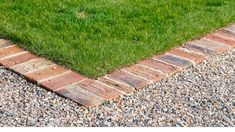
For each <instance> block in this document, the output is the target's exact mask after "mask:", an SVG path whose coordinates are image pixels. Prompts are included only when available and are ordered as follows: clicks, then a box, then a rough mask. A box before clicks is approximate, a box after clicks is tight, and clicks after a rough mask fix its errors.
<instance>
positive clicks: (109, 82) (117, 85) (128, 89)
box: [98, 77, 135, 93]
mask: <svg viewBox="0 0 235 132" xmlns="http://www.w3.org/2000/svg"><path fill="white" fill-rule="evenodd" d="M98 80H99V81H101V82H103V83H105V84H107V85H110V86H112V87H114V88H116V89H117V90H119V91H122V92H123V93H131V92H134V91H135V88H133V87H131V86H129V85H125V84H123V83H120V82H118V81H114V80H112V79H110V78H108V77H100V78H98Z"/></svg>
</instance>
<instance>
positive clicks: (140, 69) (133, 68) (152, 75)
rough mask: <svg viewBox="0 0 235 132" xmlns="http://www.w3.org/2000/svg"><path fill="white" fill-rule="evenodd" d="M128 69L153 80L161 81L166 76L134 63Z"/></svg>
mask: <svg viewBox="0 0 235 132" xmlns="http://www.w3.org/2000/svg"><path fill="white" fill-rule="evenodd" d="M126 70H127V71H129V72H131V73H133V74H135V75H137V76H141V77H143V78H146V79H148V80H150V81H152V82H156V81H160V80H162V79H163V78H165V77H166V76H165V75H164V74H162V73H160V72H157V71H154V70H151V69H148V68H145V67H142V66H140V65H133V66H131V67H128V68H126Z"/></svg>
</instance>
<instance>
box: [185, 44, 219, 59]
mask: <svg viewBox="0 0 235 132" xmlns="http://www.w3.org/2000/svg"><path fill="white" fill-rule="evenodd" d="M183 48H185V49H188V50H192V51H194V52H196V53H199V54H203V55H205V56H206V57H209V56H210V55H213V54H215V52H214V51H213V50H210V49H208V48H205V47H202V46H198V45H195V44H194V43H193V42H189V43H187V44H186V45H184V46H183Z"/></svg>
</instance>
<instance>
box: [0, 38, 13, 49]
mask: <svg viewBox="0 0 235 132" xmlns="http://www.w3.org/2000/svg"><path fill="white" fill-rule="evenodd" d="M10 45H11V42H10V41H7V40H4V39H0V49H1V48H5V47H7V46H10Z"/></svg>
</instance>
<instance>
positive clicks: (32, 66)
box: [10, 59, 53, 74]
mask: <svg viewBox="0 0 235 132" xmlns="http://www.w3.org/2000/svg"><path fill="white" fill-rule="evenodd" d="M51 65H53V63H52V62H51V61H49V60H46V59H35V60H32V61H27V62H25V63H21V64H18V65H15V66H13V67H10V68H11V69H13V70H15V71H16V72H18V73H20V74H27V73H28V72H32V71H36V70H40V69H43V68H46V67H48V66H51Z"/></svg>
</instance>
